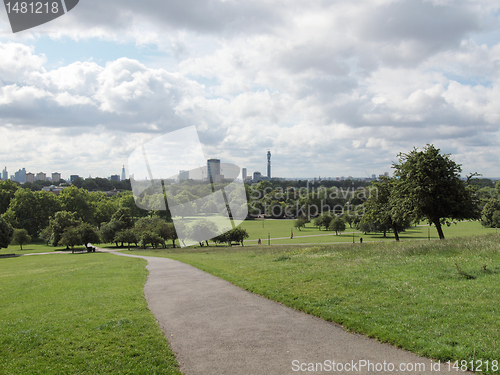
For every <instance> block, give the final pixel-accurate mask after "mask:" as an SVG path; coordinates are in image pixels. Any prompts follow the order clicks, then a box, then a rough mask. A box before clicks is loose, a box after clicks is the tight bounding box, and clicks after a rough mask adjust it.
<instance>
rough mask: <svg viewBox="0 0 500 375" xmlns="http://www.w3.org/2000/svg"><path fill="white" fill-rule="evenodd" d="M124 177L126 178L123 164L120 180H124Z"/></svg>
mask: <svg viewBox="0 0 500 375" xmlns="http://www.w3.org/2000/svg"><path fill="white" fill-rule="evenodd" d="M126 179H127V176H126V175H125V166H123V168H122V178H121V180H122V181H125V180H126Z"/></svg>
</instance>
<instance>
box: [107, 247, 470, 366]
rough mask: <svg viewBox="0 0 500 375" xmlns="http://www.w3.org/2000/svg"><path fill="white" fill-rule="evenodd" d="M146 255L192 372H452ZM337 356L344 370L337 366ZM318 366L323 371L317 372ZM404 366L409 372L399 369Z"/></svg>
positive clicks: (151, 290) (158, 304)
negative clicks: (436, 367)
mask: <svg viewBox="0 0 500 375" xmlns="http://www.w3.org/2000/svg"><path fill="white" fill-rule="evenodd" d="M116 254H117V255H125V254H121V253H116ZM125 256H131V255H125ZM140 258H144V259H146V260H147V261H148V266H147V268H148V270H149V278H148V281H147V282H146V285H145V287H144V290H145V295H146V299H147V301H148V304H149V308H150V309H151V311H152V312H153V314H154V316H155V317H156V319H157V321H158V322H159V325H160V327H161V329H162V330H163V332H164V333H165V336H166V337H167V339H168V341H169V343H170V346H171V348H172V350H173V351H174V353H175V354H176V357H177V360H178V362H179V364H180V369H181V371H182V372H183V373H184V374H186V375H198V374H199V375H211V374H214V375H215V374H217V375H221V374H231V375H239V374H241V375H252V374H256V375H268V374H272V375H274V374H277V375H280V374H300V373H305V374H324V373H329V374H332V373H335V374H451V372H448V369H447V365H445V364H441V371H436V370H434V371H432V369H431V366H432V365H434V366H436V365H438V363H435V362H432V361H431V360H429V359H424V358H421V357H418V356H416V355H414V354H411V353H408V352H405V351H403V350H400V349H397V348H394V347H392V346H390V345H386V344H381V343H379V342H377V341H376V340H372V339H368V338H366V337H364V336H361V335H356V334H351V333H348V332H346V331H345V330H344V329H343V328H342V327H340V326H338V325H336V324H333V323H329V322H326V321H324V320H321V319H318V318H315V317H312V316H310V315H307V314H304V313H302V312H299V311H296V310H293V309H291V308H288V307H286V306H283V305H281V304H279V303H276V302H274V301H270V300H268V299H266V298H263V297H260V296H258V295H255V294H253V293H250V292H247V291H245V290H243V289H241V288H239V287H236V286H234V285H233V284H231V283H229V282H227V281H224V280H222V279H220V278H218V277H215V276H213V275H210V274H208V273H206V272H203V271H200V270H199V269H197V268H194V267H192V266H189V265H186V264H184V263H181V262H178V261H175V260H171V259H167V258H155V257H140ZM334 361H335V369H336V370H337V371H332V369H331V367H330V366H331V365H332V364H333V362H334ZM384 362H385V366H384ZM317 363H320V364H323V365H324V367H323V371H320V370H321V368H320V366H319V365H318V366H317V365H316V364H317ZM311 364H312V366H313V367H314V370H318V371H310V370H311V369H313V367H310V366H311ZM391 364H393V365H394V369H393V371H390V370H391V369H392V367H391ZM400 364H401V365H402V366H406V367H405V369H407V371H399V369H400V367H399V366H400ZM417 364H419V365H417ZM363 365H364V366H363ZM316 366H317V367H316ZM340 366H343V369H342V368H341V367H340ZM417 366H424V367H420V368H417ZM384 367H385V370H384ZM423 368H425V370H423ZM378 370H380V371H378ZM459 372H460V373H462V372H461V371H459ZM453 373H456V371H453Z"/></svg>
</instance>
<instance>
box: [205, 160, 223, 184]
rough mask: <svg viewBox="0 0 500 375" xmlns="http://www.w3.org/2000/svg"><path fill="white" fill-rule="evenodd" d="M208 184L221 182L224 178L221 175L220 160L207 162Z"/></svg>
mask: <svg viewBox="0 0 500 375" xmlns="http://www.w3.org/2000/svg"><path fill="white" fill-rule="evenodd" d="M207 171H208V176H207V178H208V182H212V183H213V182H220V181H221V180H222V178H223V176H221V174H220V159H208V160H207Z"/></svg>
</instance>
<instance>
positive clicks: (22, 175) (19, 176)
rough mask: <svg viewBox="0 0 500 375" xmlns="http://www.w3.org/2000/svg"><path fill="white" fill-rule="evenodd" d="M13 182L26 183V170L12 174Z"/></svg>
mask: <svg viewBox="0 0 500 375" xmlns="http://www.w3.org/2000/svg"><path fill="white" fill-rule="evenodd" d="M13 180H14V181H16V182H19V183H21V184H24V183H25V182H26V168H23V169H19V170H18V171H17V172H16V173H14V178H13Z"/></svg>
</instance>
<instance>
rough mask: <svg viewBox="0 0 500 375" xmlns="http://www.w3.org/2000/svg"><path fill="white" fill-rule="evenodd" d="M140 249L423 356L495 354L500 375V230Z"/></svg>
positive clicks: (445, 358)
mask: <svg viewBox="0 0 500 375" xmlns="http://www.w3.org/2000/svg"><path fill="white" fill-rule="evenodd" d="M458 227H459V226H457V228H458ZM467 227H468V229H467ZM446 229H447V231H448V235H449V237H452V236H453V235H452V234H451V233H452V232H453V230H456V231H457V232H460V233H462V234H464V235H469V234H472V233H473V232H474V231H476V229H475V228H474V223H468V224H467V225H466V228H462V229H455V228H453V226H452V227H450V228H446ZM426 232H427V228H425V230H424V233H425V234H427V233H426ZM469 232H470V233H469ZM476 233H477V231H476ZM126 252H127V253H129V252H128V251H126ZM132 252H133V253H135V254H141V255H153V256H163V257H169V258H172V259H177V260H180V261H182V262H185V263H188V264H191V265H193V266H195V267H197V268H200V269H202V270H205V271H207V272H209V273H212V274H214V275H216V276H219V277H222V278H224V279H226V280H228V281H230V282H232V283H234V284H236V285H238V286H241V287H242V288H244V289H247V290H249V291H252V292H254V293H257V294H260V295H263V296H265V297H267V298H270V299H273V300H276V301H278V302H281V303H283V304H285V305H287V306H290V307H293V308H295V309H299V310H302V311H304V312H306V313H309V314H313V315H316V316H318V317H321V318H323V319H325V320H328V321H334V322H337V323H339V324H342V325H343V326H345V327H346V328H347V329H349V330H352V331H356V332H360V333H363V334H365V335H368V336H370V337H375V338H377V339H378V340H380V341H382V342H389V343H391V344H393V345H396V346H398V347H402V348H405V349H407V350H410V351H412V352H414V353H417V354H419V355H423V356H426V357H429V358H434V359H438V360H441V361H448V360H451V361H456V360H459V361H460V360H466V361H468V362H469V368H470V361H474V362H473V364H474V366H477V365H478V364H479V362H477V361H479V360H482V361H483V363H486V362H485V361H489V371H485V370H486V367H485V365H484V366H483V368H482V372H483V373H490V374H494V373H498V372H497V371H492V369H491V364H492V361H498V360H500V321H499V319H498V316H499V306H500V236H499V235H495V234H494V233H493V234H489V235H485V236H476V237H471V236H467V237H465V238H458V239H448V240H445V241H402V242H400V243H396V242H391V241H385V242H373V243H363V244H359V243H357V244H336V245H330V246H321V245H313V246H285V245H281V246H260V247H254V246H252V247H250V246H249V247H243V248H241V247H237V248H236V247H233V248H226V247H210V248H206V247H205V248H185V249H178V250H175V251H174V250H172V249H167V250H142V251H140V250H136V251H132ZM497 363H498V362H497Z"/></svg>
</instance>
